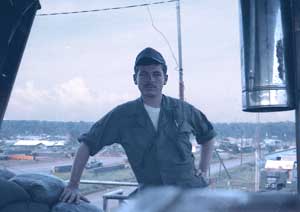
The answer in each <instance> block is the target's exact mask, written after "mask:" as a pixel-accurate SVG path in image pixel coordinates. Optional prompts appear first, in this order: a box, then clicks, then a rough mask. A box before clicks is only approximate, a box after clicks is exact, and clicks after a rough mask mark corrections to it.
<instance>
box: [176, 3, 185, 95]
mask: <svg viewBox="0 0 300 212" xmlns="http://www.w3.org/2000/svg"><path fill="white" fill-rule="evenodd" d="M176 10H177V33H178V37H177V39H178V60H179V63H178V65H179V67H178V68H179V98H180V99H181V100H184V83H183V68H182V46H181V20H180V0H178V1H177V5H176Z"/></svg>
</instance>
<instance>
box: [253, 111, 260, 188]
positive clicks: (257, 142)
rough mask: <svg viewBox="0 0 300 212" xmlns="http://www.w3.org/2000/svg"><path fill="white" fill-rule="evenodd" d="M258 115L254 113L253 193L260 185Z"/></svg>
mask: <svg viewBox="0 0 300 212" xmlns="http://www.w3.org/2000/svg"><path fill="white" fill-rule="evenodd" d="M259 115H260V114H259V113H256V125H257V126H256V129H255V188H254V190H255V191H259V184H260V167H259V163H260V158H261V157H260V126H259V125H260V116H259Z"/></svg>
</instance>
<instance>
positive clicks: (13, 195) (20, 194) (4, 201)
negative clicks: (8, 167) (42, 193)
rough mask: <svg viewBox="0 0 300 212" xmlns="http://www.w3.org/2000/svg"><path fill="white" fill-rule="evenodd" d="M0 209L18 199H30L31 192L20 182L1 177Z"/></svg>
mask: <svg viewBox="0 0 300 212" xmlns="http://www.w3.org/2000/svg"><path fill="white" fill-rule="evenodd" d="M0 197H1V198H0V209H1V208H3V207H4V206H6V205H9V204H11V203H14V202H18V201H29V199H30V196H29V194H28V193H27V192H26V191H25V190H24V189H23V188H22V187H20V186H19V185H18V184H16V183H14V182H10V181H7V180H4V179H0Z"/></svg>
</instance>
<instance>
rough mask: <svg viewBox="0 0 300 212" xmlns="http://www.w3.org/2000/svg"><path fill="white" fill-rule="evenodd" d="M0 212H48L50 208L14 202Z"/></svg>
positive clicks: (42, 205)
mask: <svg viewBox="0 0 300 212" xmlns="http://www.w3.org/2000/svg"><path fill="white" fill-rule="evenodd" d="M0 212H50V208H49V207H48V206H47V205H46V204H41V203H35V202H15V203H12V204H10V205H7V206H5V207H4V208H3V209H0Z"/></svg>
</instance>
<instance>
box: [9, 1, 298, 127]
mask: <svg viewBox="0 0 300 212" xmlns="http://www.w3.org/2000/svg"><path fill="white" fill-rule="evenodd" d="M153 1H155V0H153ZM153 1H150V0H149V1H148V0H127V1H124V0H123V1H121V0H110V1H107V0H106V1H105V0H89V1H88V3H87V1H85V0H64V1H61V0H40V2H41V6H42V9H41V10H39V11H38V12H37V13H38V14H41V13H51V12H66V11H78V10H90V9H102V8H111V7H118V6H127V5H134V4H142V3H149V2H153ZM148 9H149V10H148ZM149 11H150V13H149ZM150 14H151V16H152V18H153V22H154V25H155V27H156V28H157V29H159V30H160V31H161V32H162V33H163V34H164V36H165V37H166V38H167V41H166V40H165V39H164V38H163V37H162V36H161V34H160V33H158V32H157V31H156V30H155V29H154V27H153V26H152V22H151V16H150ZM181 30H182V54H183V58H182V59H183V72H184V76H183V77H184V82H185V100H186V101H187V102H189V103H191V104H193V105H194V106H196V107H197V108H199V109H200V110H201V111H202V112H204V113H205V114H206V116H207V117H208V119H209V120H210V121H212V122H255V121H256V114H255V113H247V112H243V111H242V104H241V102H242V100H241V97H242V89H241V65H240V39H239V36H240V34H239V33H240V29H239V8H238V0H226V1H225V0H223V1H220V0H201V1H195V0H182V1H181ZM168 43H169V44H170V46H171V49H172V50H170V48H169V46H168ZM146 47H153V48H155V49H157V50H158V51H160V52H161V53H162V54H163V56H164V57H165V59H166V61H167V64H168V75H169V80H168V83H167V85H166V86H165V87H164V94H166V95H169V96H172V97H178V71H177V68H178V66H177V65H176V61H175V59H174V57H173V56H172V55H173V54H174V55H175V57H176V60H178V46H177V22H176V3H167V4H161V5H151V6H149V7H148V8H147V7H138V8H130V9H122V10H110V11H102V12H95V13H82V14H73V15H60V16H37V17H36V18H35V21H34V23H33V26H32V30H31V34H30V37H29V40H28V43H27V46H26V49H25V52H24V55H23V59H22V63H21V65H20V68H19V73H18V75H17V78H16V82H15V85H14V89H13V92H12V95H11V98H10V101H9V104H8V107H7V111H6V114H5V119H6V120H50V121H96V120H98V119H99V118H101V117H102V116H103V115H104V114H105V113H106V112H108V111H110V110H111V109H113V108H114V107H116V106H117V105H119V104H121V103H124V102H126V101H129V100H133V99H136V98H137V97H139V95H140V94H139V91H138V89H137V87H136V85H134V83H133V80H132V74H133V66H134V60H135V57H136V55H137V54H138V53H139V52H140V51H141V50H142V49H144V48H146ZM260 121H261V122H269V121H272V122H273V121H274V122H277V121H294V111H289V112H277V113H261V114H260Z"/></svg>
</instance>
